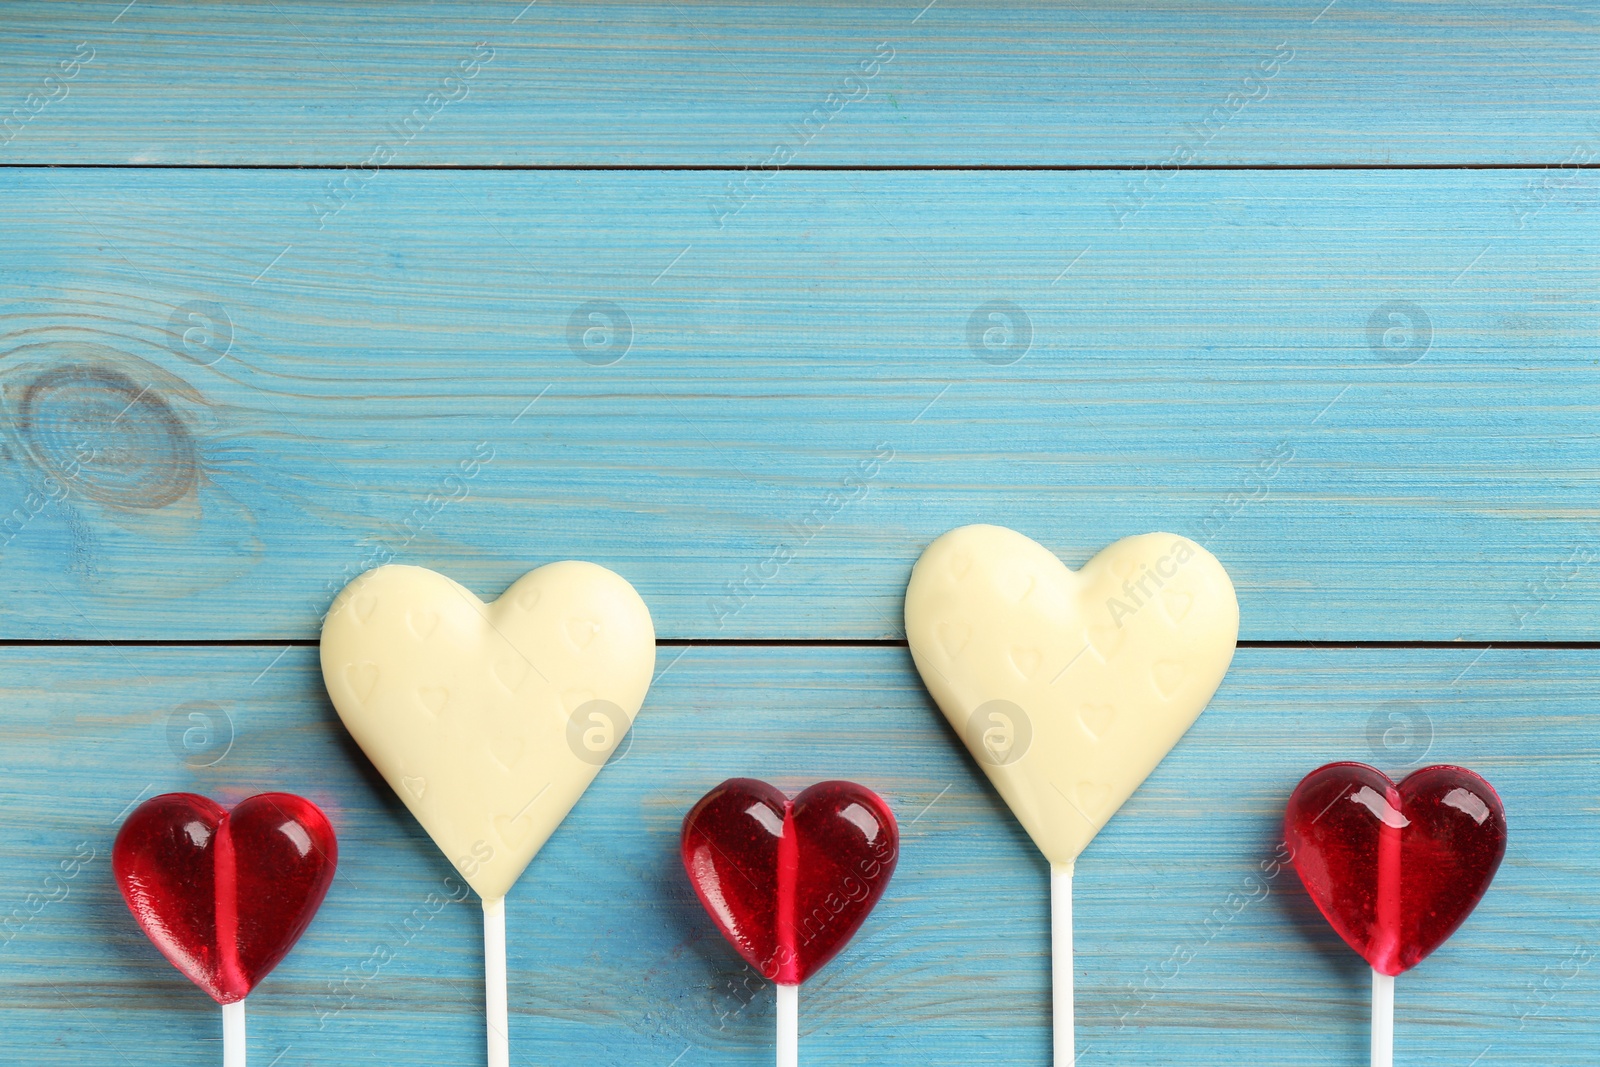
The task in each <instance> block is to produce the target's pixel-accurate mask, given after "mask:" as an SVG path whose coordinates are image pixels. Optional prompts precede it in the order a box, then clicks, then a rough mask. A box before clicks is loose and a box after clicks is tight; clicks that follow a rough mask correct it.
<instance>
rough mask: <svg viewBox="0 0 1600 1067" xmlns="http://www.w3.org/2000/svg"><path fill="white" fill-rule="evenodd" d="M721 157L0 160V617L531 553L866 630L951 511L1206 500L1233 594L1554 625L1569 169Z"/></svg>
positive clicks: (1456, 627) (1585, 375)
mask: <svg viewBox="0 0 1600 1067" xmlns="http://www.w3.org/2000/svg"><path fill="white" fill-rule="evenodd" d="M720 180H721V179H720V178H719V177H718V176H716V175H709V174H699V173H690V174H684V173H666V174H661V173H657V174H631V173H624V174H616V173H608V174H595V173H530V172H475V173H465V174H449V173H418V172H409V173H384V174H381V175H379V176H378V177H377V178H376V179H374V180H372V181H371V183H370V185H368V186H367V187H365V188H363V189H362V190H361V191H360V194H359V195H358V196H356V197H354V198H353V199H351V200H349V201H348V202H347V203H346V205H345V206H344V208H343V209H342V210H341V211H339V212H338V213H337V214H336V215H334V216H333V217H331V218H329V219H327V220H326V225H325V226H323V227H322V228H320V229H319V228H318V225H317V220H316V216H315V215H314V214H313V213H312V211H311V210H309V209H308V207H307V202H308V201H314V200H316V198H318V197H319V196H320V195H321V190H323V188H324V186H325V185H326V183H327V181H328V178H327V177H326V175H325V174H318V173H315V172H277V171H189V170H176V171H125V170H118V171H103V170H88V171H68V172H52V171H45V170H11V171H6V172H4V173H3V174H0V204H3V205H4V210H3V213H0V271H3V272H4V276H5V278H6V279H7V285H6V286H5V287H4V289H3V290H0V346H3V347H0V399H3V402H4V404H5V407H6V414H7V418H6V420H5V425H6V432H7V437H6V452H7V458H6V460H5V463H4V473H3V476H0V491H3V493H4V495H5V504H6V507H7V508H12V509H15V510H13V511H12V514H11V517H10V518H9V519H7V520H6V521H7V523H8V525H7V526H6V528H5V534H4V537H3V538H0V539H3V540H4V542H5V543H4V546H3V548H0V589H3V593H4V596H3V598H0V604H3V607H0V620H3V621H0V631H3V633H0V636H4V637H9V638H39V637H47V638H65V639H81V640H98V639H109V638H131V639H158V638H160V639H166V638H182V639H218V638H257V639H274V638H309V637H314V636H315V635H316V632H317V626H318V619H319V617H320V613H321V612H322V611H323V610H324V609H325V608H326V606H327V604H328V603H329V601H330V599H331V597H332V594H333V593H334V592H335V591H336V590H337V589H338V588H339V587H340V586H341V585H342V584H343V583H344V581H346V580H348V579H349V578H350V577H353V576H354V575H355V574H356V573H359V571H360V570H362V569H365V567H367V566H371V565H374V564H375V563H378V562H382V561H384V560H385V559H388V558H396V559H400V560H403V561H404V562H409V563H419V564H423V565H426V566H430V567H433V568H435V569H439V570H443V571H445V572H447V573H449V574H451V575H452V576H453V577H455V578H457V579H459V580H461V581H463V582H465V583H466V584H467V585H468V586H469V587H471V588H473V589H474V590H476V591H477V592H478V593H480V594H481V595H483V596H486V597H488V596H494V595H497V594H498V593H499V591H500V590H501V589H503V588H504V587H505V586H506V585H507V584H508V583H509V582H510V581H511V580H512V579H514V578H515V577H516V576H518V575H520V574H521V573H523V571H525V570H527V569H529V568H531V567H532V566H534V565H537V564H540V563H544V562H547V561H550V560H553V559H561V558H574V557H576V558H585V559H592V560H594V561H596V562H598V563H602V564H604V565H606V566H609V567H612V568H613V569H615V570H617V571H619V572H620V573H622V574H623V575H624V576H625V577H627V578H628V579H629V580H630V581H632V582H633V583H634V584H635V586H636V587H637V588H638V589H639V591H640V593H641V594H642V595H643V596H644V598H645V600H646V602H647V603H648V604H649V605H650V608H651V611H652V613H653V614H654V616H655V620H656V625H657V630H658V632H659V633H660V634H661V635H662V636H664V637H669V638H693V637H724V638H726V637H761V638H772V639H785V640H789V639H802V638H848V639H859V638H880V637H897V636H899V615H900V605H901V597H902V594H903V591H904V587H905V581H906V578H907V575H908V573H909V568H910V566H911V563H912V562H913V561H914V560H915V559H916V557H917V554H918V553H919V552H920V551H921V550H922V548H923V547H924V546H925V545H926V544H927V543H928V542H929V541H930V540H931V539H932V538H934V537H935V536H937V535H938V534H940V533H942V532H943V531H945V530H946V529H949V528H951V527H953V526H957V525H960V524H963V523H968V522H977V521H989V522H997V523H1000V524H1003V525H1008V526H1013V527H1015V528H1017V529H1020V530H1022V531H1023V532H1025V533H1028V534H1030V535H1031V536H1033V537H1034V538H1036V539H1038V540H1040V541H1042V542H1043V543H1045V544H1046V545H1048V546H1050V547H1051V548H1052V549H1054V550H1056V551H1057V552H1058V553H1059V554H1061V556H1062V557H1063V558H1064V559H1066V560H1067V561H1068V562H1069V564H1071V565H1077V564H1079V563H1081V562H1082V561H1083V560H1084V559H1086V558H1087V557H1088V556H1089V555H1090V554H1092V553H1093V552H1094V551H1096V550H1098V548H1100V547H1101V546H1102V545H1104V544H1107V543H1109V542H1111V541H1113V540H1115V539H1117V538H1119V537H1122V536H1126V535H1128V534H1132V533H1139V532H1145V531H1149V530H1156V529H1168V530H1173V531H1175V532H1178V533H1184V534H1188V535H1190V536H1192V537H1195V538H1196V539H1197V540H1202V541H1204V542H1206V543H1207V544H1208V545H1209V547H1211V548H1212V550H1213V551H1214V552H1215V553H1216V554H1217V555H1218V557H1219V558H1221V559H1222V560H1223V562H1224V564H1225V565H1226V566H1227V567H1228V569H1229V571H1230V573H1231V574H1232V576H1233V578H1234V581H1235V583H1236V584H1237V586H1238V588H1239V591H1240V595H1241V603H1242V608H1243V630H1242V636H1243V637H1244V638H1246V639H1270V640H1328V639H1333V640H1367V639H1387V640H1415V639H1429V640H1453V639H1458V638H1468V639H1489V640H1550V639H1557V640H1585V639H1586V640H1592V639H1595V638H1597V637H1600V611H1597V610H1596V609H1597V608H1600V584H1597V583H1596V581H1595V561H1596V560H1597V559H1600V547H1597V539H1600V525H1597V521H1596V506H1595V485H1596V477H1597V471H1600V438H1597V437H1596V436H1595V434H1594V415H1595V403H1594V399H1593V398H1594V396H1595V395H1596V386H1597V385H1600V366H1597V363H1600V359H1597V356H1600V342H1597V337H1600V315H1597V294H1600V253H1597V252H1596V247H1597V244H1596V240H1595V239H1596V237H1597V236H1600V212H1596V211H1595V206H1596V197H1595V187H1594V186H1593V185H1592V184H1591V185H1590V186H1588V187H1586V189H1585V190H1584V191H1582V192H1581V193H1579V194H1574V195H1573V196H1571V197H1564V198H1560V199H1557V200H1554V201H1552V202H1549V203H1548V204H1547V205H1545V206H1544V207H1543V208H1542V210H1540V211H1538V212H1536V213H1535V214H1534V215H1533V216H1532V217H1531V218H1528V219H1525V220H1523V221H1524V222H1525V224H1519V220H1518V217H1517V215H1516V214H1515V210H1516V208H1517V205H1518V204H1520V203H1524V201H1523V200H1522V199H1521V198H1522V197H1523V195H1524V193H1525V182H1526V179H1525V177H1523V176H1521V175H1518V174H1515V173H1509V172H1494V171H1440V172H1433V171H1427V172H1354V173H1348V172H1315V173H1285V172H1259V171H1256V172H1208V173H1188V174H1184V175H1181V176H1179V177H1178V178H1176V179H1174V180H1173V181H1172V183H1171V184H1170V185H1169V186H1167V187H1165V188H1164V189H1163V190H1162V191H1161V193H1160V195H1159V196H1156V197H1155V198H1153V199H1152V200H1151V201H1150V203H1149V204H1148V205H1147V206H1146V207H1144V208H1143V210H1141V211H1139V212H1138V213H1137V214H1135V215H1133V216H1132V217H1131V218H1128V219H1126V220H1124V221H1122V222H1121V223H1119V221H1118V219H1117V218H1116V216H1115V214H1114V213H1113V212H1112V211H1110V210H1108V208H1107V203H1108V201H1114V200H1115V199H1116V198H1117V197H1119V196H1120V195H1122V190H1123V189H1124V188H1125V183H1124V176H1122V175H1117V174H1109V173H1067V174H1004V175H995V174H964V173H872V174H848V173H844V174H833V173H806V174H786V175H783V176H782V177H781V180H780V181H778V182H776V183H775V184H774V186H773V188H771V189H770V190H768V192H767V194H766V195H764V196H763V197H761V198H759V199H758V200H756V201H755V202H753V203H752V204H751V205H750V206H749V207H748V208H746V209H745V210H744V211H743V212H741V213H740V214H739V215H737V216H736V217H734V218H732V219H730V220H728V221H727V223H726V225H725V226H722V227H720V228H719V227H718V226H717V225H716V223H715V221H714V219H713V216H712V215H711V213H710V212H708V211H707V210H706V207H705V203H706V198H707V196H708V194H710V193H712V192H714V191H715V188H716V185H717V183H718V182H719V181H720ZM596 308H598V310H595V309H596ZM1008 346H1009V347H1008ZM1408 346H1409V347H1408ZM52 487H53V488H52ZM30 489H31V491H32V493H33V495H32V496H30ZM784 546H787V548H786V549H785V547H784ZM785 552H787V554H788V555H791V556H792V557H793V558H792V559H789V560H787V561H784V560H783V559H782V558H781V557H782V556H783V555H784V554H785Z"/></svg>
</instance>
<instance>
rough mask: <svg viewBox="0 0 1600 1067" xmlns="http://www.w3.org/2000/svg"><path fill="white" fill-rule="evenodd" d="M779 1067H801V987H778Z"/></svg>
mask: <svg viewBox="0 0 1600 1067" xmlns="http://www.w3.org/2000/svg"><path fill="white" fill-rule="evenodd" d="M778 1067H800V987H799V986H797V985H780V986H778Z"/></svg>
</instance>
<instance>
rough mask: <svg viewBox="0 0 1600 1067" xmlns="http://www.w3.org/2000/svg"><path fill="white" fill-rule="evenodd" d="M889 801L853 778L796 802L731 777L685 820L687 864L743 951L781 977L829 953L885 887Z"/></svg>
mask: <svg viewBox="0 0 1600 1067" xmlns="http://www.w3.org/2000/svg"><path fill="white" fill-rule="evenodd" d="M899 842H900V831H899V829H898V828H897V827H896V826H895V821H894V813H893V812H891V811H890V810H889V805H887V804H885V803H884V802H883V799H882V798H881V797H879V796H878V794H876V793H874V792H873V791H872V790H870V789H867V788H865V787H863V786H859V785H856V784H855V783H854V782H818V783H817V784H816V785H814V786H812V787H811V788H810V789H807V790H806V791H805V792H803V793H801V794H800V795H799V796H798V797H796V798H795V799H794V800H793V801H791V800H789V799H788V798H787V797H786V796H784V795H783V794H782V793H781V792H779V791H778V790H776V789H774V788H773V787H772V786H770V785H768V784H767V783H766V782H758V781H756V780H755V779H753V778H730V779H728V780H727V781H726V782H723V783H722V784H721V785H719V786H717V787H716V788H715V789H713V790H712V791H711V792H709V793H707V794H706V795H705V796H704V797H702V798H701V799H700V802H699V803H698V804H696V805H695V806H694V808H693V810H691V811H690V812H689V814H688V815H687V816H685V817H684V820H683V838H682V852H683V867H684V870H686V871H688V872H689V881H690V882H691V883H692V884H693V885H694V891H695V894H696V895H697V896H699V898H700V903H701V904H702V905H703V906H704V907H705V909H706V911H707V912H708V913H709V914H710V915H711V918H712V920H713V921H715V922H716V924H717V929H719V930H721V931H722V936H723V937H725V938H727V939H728V941H729V943H730V944H732V945H733V947H734V948H736V949H738V951H739V955H741V956H743V957H744V958H745V959H746V960H747V961H748V962H749V963H750V965H751V966H752V967H754V968H756V970H758V971H760V972H761V973H762V975H764V976H765V977H767V978H770V979H772V980H773V981H776V982H778V983H779V984H780V985H798V984H799V983H801V982H804V981H805V980H806V979H807V978H809V977H811V975H813V974H815V973H816V972H817V971H818V969H820V968H821V967H822V965H823V964H825V963H827V962H828V961H829V960H831V959H833V957H834V956H835V955H837V954H838V952H839V950H840V949H842V948H844V946H845V943H846V942H847V941H849V940H850V938H851V936H852V935H853V934H854V933H855V932H856V930H858V929H859V928H860V926H861V923H862V922H863V921H864V920H865V919H866V917H867V913H868V912H870V911H871V910H872V906H873V905H874V904H876V903H877V902H878V898H879V897H880V896H882V895H883V890H884V887H885V886H887V885H888V884H889V876H890V875H891V874H893V873H894V865H895V861H896V859H897V858H898V857H899Z"/></svg>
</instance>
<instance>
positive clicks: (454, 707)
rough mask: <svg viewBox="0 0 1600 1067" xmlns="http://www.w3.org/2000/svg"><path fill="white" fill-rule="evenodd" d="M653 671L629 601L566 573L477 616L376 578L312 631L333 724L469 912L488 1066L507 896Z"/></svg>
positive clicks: (636, 606)
mask: <svg viewBox="0 0 1600 1067" xmlns="http://www.w3.org/2000/svg"><path fill="white" fill-rule="evenodd" d="M654 667H655V629H654V627H653V626H652V625H651V622H650V612H649V610H648V609H647V608H646V607H645V605H644V601H642V600H640V599H639V594H638V593H636V592H634V590H633V586H631V585H629V584H628V583H627V582H626V581H624V580H623V579H622V578H621V577H619V576H618V575H616V574H613V573H612V572H611V571H608V570H606V569H605V568H604V567H600V566H596V565H595V564H593V563H584V562H580V561H575V560H569V561H566V562H562V563H552V564H549V565H548V566H544V567H540V568H539V569H538V570H535V571H531V572H529V573H528V574H525V575H523V576H522V577H521V578H519V579H518V580H517V581H516V582H515V583H514V584H513V585H512V586H511V588H510V589H507V590H506V592H505V594H504V595H502V596H501V597H500V599H498V600H495V601H492V602H490V603H487V604H486V603H484V602H483V601H481V600H479V599H478V598H477V597H476V596H474V595H473V594H472V593H471V592H470V591H469V590H467V589H466V588H465V587H463V586H461V585H459V584H457V583H456V582H453V581H451V580H450V579H449V578H446V577H445V576H444V575H442V574H436V573H434V572H433V571H430V570H426V569H424V568H422V567H406V566H398V565H390V566H386V567H379V568H377V569H376V570H371V571H368V572H366V573H365V574H363V575H361V576H360V577H358V578H356V579H355V580H354V581H352V582H351V583H350V584H349V585H347V586H346V587H345V588H344V590H343V591H342V592H340V594H339V596H338V597H337V598H336V599H335V600H334V603H333V607H332V608H331V609H330V610H329V612H328V618H327V620H326V621H325V622H324V623H323V626H322V677H323V681H324V683H325V684H326V685H327V687H328V695H329V696H330V697H331V698H332V699H333V706H334V707H335V708H336V709H337V710H338V712H339V717H340V718H341V719H342V720H344V724H345V727H346V728H347V729H348V730H349V731H350V734H351V736H353V737H354V738H355V739H356V743H357V744H359V745H360V746H361V749H362V751H363V752H365V753H366V754H367V758H368V759H370V760H371V761H372V764H373V766H375V767H376V768H377V769H378V772H379V773H380V774H382V775H383V777H384V779H385V780H386V781H387V782H388V783H389V786H390V788H392V789H393V790H394V791H395V793H396V794H398V795H399V797H400V799H401V800H402V801H404V802H405V805H406V807H407V808H409V809H411V814H412V815H414V816H416V819H417V821H418V822H419V823H421V824H422V828H423V829H424V830H426V831H427V832H428V835H429V836H430V837H432V838H433V840H434V843H435V844H437V845H438V846H439V848H440V850H441V851H442V852H444V854H445V856H446V857H448V858H449V860H450V862H451V863H453V864H454V865H455V866H456V869H457V870H459V871H460V872H461V873H462V875H463V876H464V877H465V878H466V879H467V882H468V883H469V884H470V885H471V886H472V888H473V889H474V890H476V891H477V893H478V895H479V896H480V897H481V898H482V899H483V910H484V952H485V960H484V964H485V971H486V974H487V983H486V988H487V993H486V996H487V998H488V999H487V1015H488V1027H489V1046H490V1047H489V1057H490V1063H491V1065H492V1067H504V1064H506V1063H507V1062H508V1060H509V1056H510V1052H509V1047H508V1044H507V1035H506V1002H505V899H504V898H505V895H506V892H507V891H508V890H510V888H511V886H512V885H513V884H514V883H515V882H516V880H517V878H518V877H520V876H521V874H522V871H523V869H524V868H526V867H527V865H528V863H529V861H530V860H532V859H533V857H534V854H535V853H537V852H538V851H539V848H540V847H541V846H542V845H543V844H544V843H545V841H546V840H547V839H548V838H549V837H550V835H551V834H552V833H553V832H554V831H555V828H556V827H557V826H558V825H560V823H561V820H562V819H564V818H566V815H567V812H569V811H571V810H572V806H573V805H574V804H576V803H577V802H578V798H579V797H580V796H582V795H583V791H584V790H585V789H587V788H588V786H589V783H590V782H591V781H593V779H594V776H595V775H596V774H597V773H599V770H600V768H601V766H602V765H603V764H604V763H605V761H606V758H607V757H608V756H609V755H610V754H611V752H612V750H613V749H614V748H615V747H616V745H617V742H619V741H620V740H621V739H622V736H623V734H625V733H626V732H627V730H628V727H629V726H630V725H631V724H632V722H633V717H634V716H635V715H636V714H637V713H638V711H639V706H640V705H641V704H642V703H643V702H644V695H645V691H646V690H647V689H648V688H649V687H650V676H651V673H652V671H653V670H654Z"/></svg>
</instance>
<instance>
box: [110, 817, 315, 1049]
mask: <svg viewBox="0 0 1600 1067" xmlns="http://www.w3.org/2000/svg"><path fill="white" fill-rule="evenodd" d="M338 859H339V846H338V842H337V841H336V840H335V838H334V833H333V827H332V826H331V825H329V823H328V819H327V816H325V815H323V814H322V811H321V809H319V808H318V807H317V806H316V805H315V804H313V803H311V801H309V800H306V799H305V798H303V797H297V796H294V795H293V794H290V793H261V794H259V795H257V796H253V797H251V798H249V799H248V800H245V801H242V802H240V803H239V804H237V805H235V806H234V808H233V810H232V811H229V810H227V809H226V808H224V807H222V806H221V805H220V804H218V803H216V802H215V801H212V800H209V799H207V798H206V797H202V796H196V795H195V794H193V793H167V794H164V795H162V796H158V797H153V798H151V799H150V800H147V801H145V802H144V803H143V804H140V805H139V806H138V807H137V808H135V809H134V811H133V814H131V815H129V816H128V818H127V821H125V822H124V823H123V824H122V829H121V830H119V831H118V832H117V839H116V843H115V844H114V845H113V846H112V849H111V871H112V875H113V876H114V877H115V878H116V880H117V887H118V888H119V889H121V891H122V899H123V900H125V901H126V902H127V904H128V910H129V911H131V912H133V917H134V918H135V919H136V920H138V923H139V926H140V928H142V929H143V930H144V933H145V936H146V937H148V938H149V939H150V940H151V942H152V943H153V944H154V945H155V946H156V948H158V949H160V950H161V954H162V955H163V956H165V957H166V958H167V960H168V961H169V962H170V963H171V964H172V965H173V966H174V967H176V968H178V970H180V971H182V972H183V973H184V975H185V976H186V977H187V978H188V979H189V980H190V981H191V982H193V983H194V984H195V985H197V986H199V987H200V988H201V989H203V990H205V991H206V992H207V993H208V994H210V996H211V998H212V999H213V1000H215V1001H216V1002H217V1003H218V1004H221V1005H223V1030H224V1041H225V1045H226V1046H227V1048H226V1051H225V1055H226V1056H227V1062H228V1063H230V1064H231V1063H234V1062H237V1063H241V1064H242V1063H243V1062H244V1049H243V1046H244V1014H243V1012H244V998H245V997H246V996H248V995H249V993H250V991H251V990H252V989H254V988H255V987H256V984H257V983H259V982H260V981H261V980H262V979H263V978H265V977H266V976H267V974H268V973H269V972H270V971H271V970H272V969H273V968H274V967H276V966H277V965H278V963H279V961H280V960H282V959H283V957H284V956H285V955H287V954H288V952H289V950H290V949H291V948H293V947H294V943H295V942H296V941H298V940H299V939H300V935H301V934H303V933H305V929H306V927H307V926H309V925H310V923H311V918H312V916H314V915H315V914H316V913H317V908H318V907H319V906H320V905H321V904H322V898H323V897H324V896H326V895H327V893H328V886H329V885H331V884H332V882H333V874H334V869H335V867H336V866H337V864H338Z"/></svg>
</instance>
